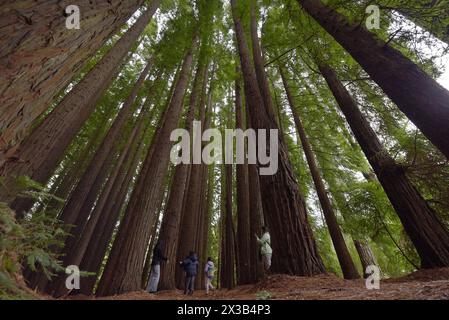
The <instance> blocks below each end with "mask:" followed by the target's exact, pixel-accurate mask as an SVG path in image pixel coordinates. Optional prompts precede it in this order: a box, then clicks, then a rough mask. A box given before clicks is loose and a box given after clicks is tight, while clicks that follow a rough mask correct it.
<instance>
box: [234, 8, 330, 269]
mask: <svg viewBox="0 0 449 320" xmlns="http://www.w3.org/2000/svg"><path fill="white" fill-rule="evenodd" d="M231 4H232V7H233V18H234V24H235V31H236V36H237V44H238V51H239V55H240V62H241V67H242V71H243V78H244V84H245V94H246V95H247V99H246V100H247V102H248V109H249V114H250V118H251V124H252V126H253V128H254V129H265V130H268V129H275V130H276V129H277V127H276V124H275V122H276V121H275V119H273V118H270V115H269V114H268V113H267V111H266V110H265V109H262V110H261V108H260V106H262V105H264V101H263V99H262V96H261V94H260V91H259V88H258V85H257V78H256V74H255V71H254V68H253V66H252V65H251V61H250V55H249V49H248V46H247V43H246V39H245V34H244V30H243V26H242V23H241V21H240V18H239V13H238V12H237V11H238V9H237V7H236V0H231ZM267 145H268V144H267ZM278 145H279V148H278V150H277V152H278V170H277V172H276V173H275V174H273V175H264V176H260V188H261V195H262V201H263V208H264V212H265V214H266V215H267V220H268V222H269V223H268V224H269V226H270V229H271V232H272V245H273V268H272V271H274V272H280V273H287V274H296V275H303V276H311V275H314V274H319V273H322V272H324V265H323V263H322V261H321V258H320V256H319V255H318V251H317V248H316V244H315V240H314V237H313V234H312V230H311V228H310V225H309V222H308V219H307V213H306V207H305V204H304V202H303V200H302V196H301V194H300V192H299V189H298V185H297V182H296V181H295V178H294V174H293V171H292V167H291V164H290V161H289V159H288V153H287V149H286V147H285V145H284V143H283V141H282V139H279V140H278Z"/></svg>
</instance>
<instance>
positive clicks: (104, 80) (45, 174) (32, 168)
mask: <svg viewBox="0 0 449 320" xmlns="http://www.w3.org/2000/svg"><path fill="white" fill-rule="evenodd" d="M160 1H161V0H154V1H152V3H151V5H150V7H149V9H148V10H147V11H145V13H143V14H142V16H141V17H140V18H139V19H138V20H137V21H136V23H135V24H134V25H133V26H132V27H131V28H130V29H129V30H128V31H127V32H126V33H125V35H124V36H123V37H122V38H121V39H120V40H118V41H117V43H116V44H115V45H114V46H113V47H112V48H111V50H109V52H108V53H107V54H106V55H105V56H104V57H103V58H102V59H101V61H100V62H98V63H97V64H96V65H95V67H94V68H93V69H92V70H91V71H90V72H89V73H88V74H87V75H86V76H85V77H84V78H83V79H82V80H81V81H80V82H79V83H78V84H77V85H76V86H75V87H74V88H73V89H72V90H71V91H70V92H69V93H68V94H67V95H66V96H65V97H64V99H63V100H62V101H61V102H60V103H59V104H58V106H57V107H56V108H55V109H54V110H53V112H51V114H50V115H49V116H48V117H47V118H46V119H45V120H44V121H43V122H42V123H41V124H40V125H39V126H38V127H37V128H36V129H35V130H34V131H33V133H32V134H31V135H30V136H29V137H28V138H27V139H26V140H25V141H24V142H23V143H22V144H21V145H20V149H19V151H18V156H17V157H18V159H20V161H9V162H6V163H5V164H4V165H3V167H1V168H0V175H6V179H5V186H6V190H5V191H3V190H1V194H0V197H1V200H3V201H7V202H10V201H11V200H12V199H13V198H14V196H15V193H16V192H17V191H16V190H14V188H13V182H14V176H22V175H25V176H28V177H30V178H31V179H33V180H34V181H37V182H41V183H45V182H46V181H47V180H48V179H49V177H50V176H51V174H52V173H53V171H54V170H55V168H56V166H57V164H58V162H59V161H60V159H61V157H62V155H63V153H64V151H65V150H66V149H67V146H68V145H69V144H70V142H71V141H72V140H73V138H74V137H75V135H76V134H77V133H78V132H79V130H80V128H81V127H82V125H83V124H84V123H85V121H86V120H87V118H88V117H89V115H90V114H91V113H92V111H93V110H94V108H95V106H96V103H97V102H98V100H99V99H100V98H101V96H102V94H103V93H104V91H105V90H106V89H107V87H108V86H109V84H110V82H111V81H112V76H113V75H114V74H115V72H116V70H117V68H118V66H119V65H120V62H121V61H122V60H123V58H124V57H125V56H126V54H127V53H128V52H129V50H130V49H131V48H132V46H133V45H134V44H135V42H136V40H137V38H138V37H139V35H140V34H141V33H142V31H143V30H144V29H145V27H146V26H147V25H148V23H149V22H150V20H151V18H152V16H153V14H154V12H155V11H156V10H157V7H158V5H159V3H160Z"/></svg>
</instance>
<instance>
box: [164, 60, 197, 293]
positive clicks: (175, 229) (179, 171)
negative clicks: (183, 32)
mask: <svg viewBox="0 0 449 320" xmlns="http://www.w3.org/2000/svg"><path fill="white" fill-rule="evenodd" d="M205 68H206V65H205V64H204V62H202V61H199V62H198V67H197V70H196V74H195V79H194V81H193V87H192V93H191V94H190V100H189V109H188V112H187V116H186V124H185V129H186V130H187V131H188V132H189V133H190V134H191V133H192V121H193V119H194V116H195V112H196V109H197V106H198V96H199V94H200V91H201V81H202V77H203V76H204V70H205ZM203 80H204V81H206V80H205V79H203ZM189 169H190V166H189V165H188V164H183V163H180V164H179V165H178V166H177V167H176V168H175V174H174V175H173V182H172V185H171V190H170V195H169V198H168V203H167V207H166V209H165V212H164V215H163V218H162V224H161V230H160V232H159V240H161V241H162V242H163V243H164V244H165V245H164V248H163V250H164V255H165V257H167V259H168V260H167V262H166V263H164V264H162V266H161V278H160V282H159V288H160V289H161V290H173V289H175V287H176V281H175V274H176V267H177V265H178V264H177V256H176V254H177V244H178V239H179V236H180V235H179V232H180V224H181V214H182V209H183V206H182V205H183V200H184V197H185V195H186V193H187V189H186V186H187V178H188V174H189Z"/></svg>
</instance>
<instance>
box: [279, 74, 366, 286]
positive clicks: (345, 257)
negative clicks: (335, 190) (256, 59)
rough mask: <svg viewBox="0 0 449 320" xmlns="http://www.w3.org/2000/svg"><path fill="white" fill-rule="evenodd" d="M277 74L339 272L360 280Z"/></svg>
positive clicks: (283, 79)
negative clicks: (335, 254)
mask: <svg viewBox="0 0 449 320" xmlns="http://www.w3.org/2000/svg"><path fill="white" fill-rule="evenodd" d="M279 73H280V74H281V78H282V83H283V84H284V88H285V92H286V94H287V100H288V103H289V105H290V110H291V112H292V115H293V120H294V122H295V125H296V130H297V131H298V135H299V138H300V141H301V144H302V148H303V150H304V154H305V155H306V159H307V164H308V165H309V169H310V173H311V175H312V179H313V182H314V184H315V189H316V192H317V194H318V199H319V200H320V204H321V208H322V209H323V213H324V218H325V220H326V224H327V228H328V230H329V234H330V236H331V239H332V243H333V245H334V249H335V252H336V253H337V258H338V261H339V262H340V267H341V271H342V273H343V276H344V278H345V279H358V278H360V275H359V273H358V271H357V268H356V267H355V264H354V261H352V258H351V254H350V253H349V250H348V247H347V246H346V243H345V239H344V237H343V233H342V232H341V230H340V227H339V225H338V221H337V217H336V215H335V212H334V208H333V207H332V204H331V201H330V199H329V197H328V195H327V190H326V187H325V186H324V181H323V179H322V178H321V174H320V171H319V169H318V165H317V163H316V159H315V155H314V153H313V150H312V146H311V145H310V142H309V138H308V137H307V134H306V131H305V129H304V126H303V124H302V121H301V118H300V117H299V114H298V112H297V110H296V106H295V101H294V98H293V96H292V93H291V91H290V87H289V85H288V82H287V78H286V76H285V73H284V70H283V68H282V66H279Z"/></svg>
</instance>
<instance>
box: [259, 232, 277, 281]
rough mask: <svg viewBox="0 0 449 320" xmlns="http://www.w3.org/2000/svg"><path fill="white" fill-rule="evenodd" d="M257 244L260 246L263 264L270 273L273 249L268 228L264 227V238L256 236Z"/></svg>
mask: <svg viewBox="0 0 449 320" xmlns="http://www.w3.org/2000/svg"><path fill="white" fill-rule="evenodd" d="M256 238H257V242H258V243H259V245H260V254H261V256H262V262H263V266H264V270H265V272H268V270H270V267H271V257H272V255H273V250H272V249H271V238H270V233H269V232H268V228H267V227H265V226H264V227H262V237H261V238H259V237H258V236H257V234H256Z"/></svg>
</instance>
